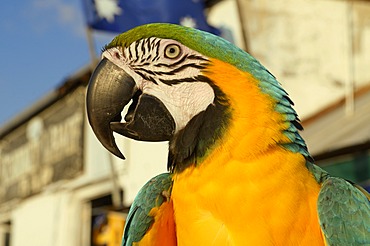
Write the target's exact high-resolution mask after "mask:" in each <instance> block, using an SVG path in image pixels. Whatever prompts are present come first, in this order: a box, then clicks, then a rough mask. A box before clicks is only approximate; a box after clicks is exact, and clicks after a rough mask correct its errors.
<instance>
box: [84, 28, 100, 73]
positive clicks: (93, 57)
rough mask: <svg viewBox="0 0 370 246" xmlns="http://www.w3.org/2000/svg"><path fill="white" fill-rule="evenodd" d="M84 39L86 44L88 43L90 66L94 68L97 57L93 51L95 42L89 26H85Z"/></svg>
mask: <svg viewBox="0 0 370 246" xmlns="http://www.w3.org/2000/svg"><path fill="white" fill-rule="evenodd" d="M86 39H87V44H88V45H89V53H90V59H91V68H92V69H94V68H95V66H96V64H97V63H98V57H97V55H96V52H95V42H94V38H93V34H92V29H91V27H89V26H87V27H86Z"/></svg>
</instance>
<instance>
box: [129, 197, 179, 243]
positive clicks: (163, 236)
mask: <svg viewBox="0 0 370 246" xmlns="http://www.w3.org/2000/svg"><path fill="white" fill-rule="evenodd" d="M149 215H150V216H151V217H153V218H154V223H153V224H152V226H151V227H150V228H149V230H148V231H147V233H146V234H145V235H144V237H143V239H142V240H141V241H140V242H138V243H134V244H133V245H135V246H145V245H151V246H176V245H177V240H176V227H175V221H174V211H173V204H172V201H171V200H170V201H167V202H164V203H162V205H161V206H160V207H155V208H153V209H152V210H151V211H150V212H149Z"/></svg>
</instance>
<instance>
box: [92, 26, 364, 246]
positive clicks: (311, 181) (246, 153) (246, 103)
mask: <svg viewBox="0 0 370 246" xmlns="http://www.w3.org/2000/svg"><path fill="white" fill-rule="evenodd" d="M131 99H132V101H133V102H132V104H131V106H130V107H129V109H128V112H127V114H126V116H125V122H121V116H120V115H121V111H122V110H123V108H124V107H125V106H126V105H127V104H128V103H129V101H130V100H131ZM292 104H293V103H292V101H291V100H290V99H289V97H288V94H287V93H286V92H285V91H284V90H283V89H282V88H281V87H280V85H279V83H278V82H277V80H276V79H275V77H274V76H273V75H272V74H271V73H270V72H269V71H268V70H267V69H266V68H264V67H263V66H262V65H261V64H260V63H259V62H258V61H257V60H256V59H254V58H253V57H252V56H251V55H249V54H248V53H246V52H244V51H243V50H241V49H239V48H237V47H235V46H234V45H232V44H231V43H229V42H227V41H225V40H224V39H222V38H220V37H217V36H214V35H212V34H209V33H206V32H203V31H199V30H196V29H192V28H187V27H182V26H177V25H172V24H149V25H144V26H140V27H137V28H134V29H132V30H130V31H128V32H126V33H123V34H120V35H119V36H117V37H116V38H114V39H113V41H112V42H111V43H110V44H108V45H107V46H106V47H105V48H104V50H103V53H102V60H101V61H100V63H99V65H98V66H97V68H96V69H95V71H94V73H93V75H92V77H91V80H90V84H89V87H88V92H87V111H88V117H89V121H90V124H91V126H92V128H93V130H94V132H95V134H96V136H97V137H98V139H99V140H100V141H101V143H102V144H103V145H104V146H105V147H106V148H107V149H108V150H110V151H111V152H112V153H113V154H115V155H117V156H119V157H122V158H123V155H122V154H121V152H120V151H119V149H118V148H117V146H116V143H115V141H114V137H113V131H115V132H117V133H120V134H122V135H124V136H126V137H129V138H132V139H136V140H142V141H169V155H168V163H167V165H168V169H169V173H164V174H160V175H158V176H156V177H155V178H153V179H152V180H150V181H149V182H148V183H147V184H146V185H145V186H144V187H143V188H142V189H141V190H140V192H139V194H138V195H137V197H136V199H135V201H134V203H133V204H132V206H131V209H130V212H129V214H128V218H127V222H126V228H125V232H124V235H123V243H122V244H123V245H189V246H194V245H310V246H312V245H370V203H369V195H368V194H367V193H366V192H365V191H363V190H361V189H360V188H359V187H357V186H355V185H354V184H351V183H349V182H347V181H345V180H343V179H341V178H336V177H332V176H330V175H329V174H328V173H326V172H325V171H323V170H322V169H320V168H319V167H317V166H315V165H314V164H313V160H312V157H311V156H310V154H309V152H308V150H307V147H306V144H305V142H304V140H303V139H302V138H301V136H300V135H299V133H298V131H299V130H301V129H302V127H301V125H300V123H299V119H298V117H297V114H296V112H295V111H294V109H293V108H292V106H291V105H292ZM143 151H145V150H143Z"/></svg>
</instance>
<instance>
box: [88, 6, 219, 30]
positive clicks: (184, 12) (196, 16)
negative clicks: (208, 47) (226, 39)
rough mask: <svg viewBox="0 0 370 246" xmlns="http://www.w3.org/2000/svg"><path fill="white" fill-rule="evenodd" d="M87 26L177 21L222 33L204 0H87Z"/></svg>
mask: <svg viewBox="0 0 370 246" xmlns="http://www.w3.org/2000/svg"><path fill="white" fill-rule="evenodd" d="M84 1H85V3H86V4H85V6H86V19H87V25H88V26H90V27H91V28H93V29H96V30H103V31H111V32H119V33H120V32H125V31H127V30H129V29H131V28H133V27H135V26H139V25H143V24H148V23H155V22H162V23H173V24H179V25H183V26H189V27H193V28H197V29H201V30H204V31H207V32H211V33H214V34H216V35H219V34H220V31H219V30H218V29H217V28H214V27H212V26H210V25H209V24H208V23H207V20H206V17H205V14H204V0H84Z"/></svg>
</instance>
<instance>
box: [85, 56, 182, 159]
mask: <svg viewBox="0 0 370 246" xmlns="http://www.w3.org/2000/svg"><path fill="white" fill-rule="evenodd" d="M131 100H132V101H133V102H132V104H131V105H130V107H129V109H128V113H127V114H126V116H125V121H126V122H122V123H121V119H122V117H121V113H122V111H123V109H124V107H125V106H126V105H127V104H128V103H129V102H130V101H131ZM86 109H87V116H88V120H89V123H90V125H91V127H92V129H93V131H94V133H95V135H96V137H97V138H98V140H99V141H100V142H101V143H102V145H103V146H104V147H105V148H106V149H108V150H109V151H110V152H111V153H113V154H114V155H116V156H118V157H120V158H122V159H125V157H124V156H123V154H122V153H121V151H120V150H119V148H118V147H117V144H116V142H115V139H114V136H113V131H115V132H117V133H119V134H121V135H123V136H126V137H129V138H132V139H135V140H141V141H166V140H169V139H170V137H171V136H172V135H173V132H174V129H175V121H174V119H173V117H172V116H171V114H170V113H169V111H168V110H167V108H166V107H165V106H164V104H163V103H162V102H161V101H160V100H159V99H158V98H156V97H154V96H152V95H148V94H145V93H142V92H141V91H140V90H139V89H138V88H137V86H136V83H135V81H134V79H133V78H132V77H131V76H130V75H129V74H127V73H126V72H125V71H124V70H123V69H122V68H120V67H118V66H117V65H115V64H114V63H112V62H111V61H109V60H108V59H106V58H104V59H103V60H101V61H100V63H99V64H98V66H97V67H96V69H95V70H94V72H93V74H92V76H91V78H90V82H89V85H88V88H87V95H86Z"/></svg>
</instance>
